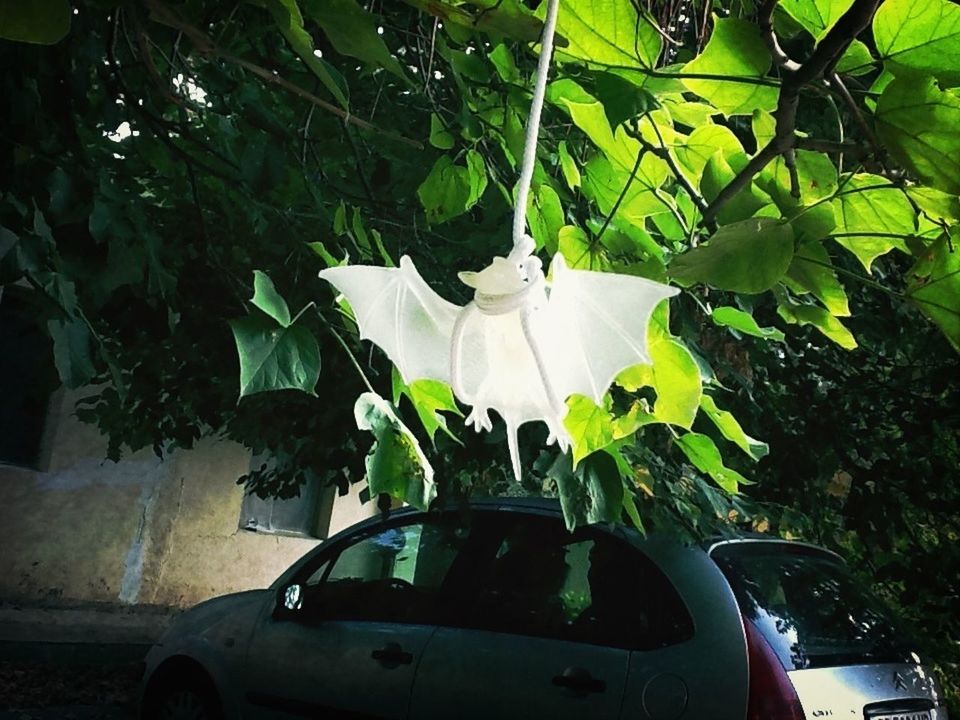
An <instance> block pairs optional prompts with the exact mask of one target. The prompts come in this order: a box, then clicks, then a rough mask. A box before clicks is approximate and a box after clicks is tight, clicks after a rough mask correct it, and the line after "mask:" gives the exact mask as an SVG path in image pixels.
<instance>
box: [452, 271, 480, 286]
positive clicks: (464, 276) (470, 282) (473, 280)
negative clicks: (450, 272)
mask: <svg viewBox="0 0 960 720" xmlns="http://www.w3.org/2000/svg"><path fill="white" fill-rule="evenodd" d="M477 275H478V273H475V272H474V271H473V270H467V271H465V272H459V273H457V277H458V278H460V282H462V283H463V284H464V285H466V286H467V287H472V288H473V289H474V290H476V289H477Z"/></svg>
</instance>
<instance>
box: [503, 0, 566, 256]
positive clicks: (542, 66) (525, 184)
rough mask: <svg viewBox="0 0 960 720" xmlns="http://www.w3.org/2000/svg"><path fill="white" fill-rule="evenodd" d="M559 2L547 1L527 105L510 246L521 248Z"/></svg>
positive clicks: (557, 0)
mask: <svg viewBox="0 0 960 720" xmlns="http://www.w3.org/2000/svg"><path fill="white" fill-rule="evenodd" d="M559 4H560V0H547V18H546V20H545V21H544V24H543V36H542V37H541V39H540V61H539V62H538V63H537V82H536V85H535V86H534V89H533V100H532V102H531V103H530V116H529V118H528V119H527V132H526V136H525V137H524V140H523V165H522V166H521V169H520V180H519V181H518V182H517V204H516V206H515V207H514V210H513V246H514V248H518V247H520V245H521V243H522V242H523V236H524V231H525V230H526V226H527V198H528V197H529V196H530V183H531V181H532V180H533V166H534V164H535V163H536V160H537V137H538V136H539V135H540V111H541V110H543V96H544V95H545V94H546V91H547V75H548V74H549V72H550V56H551V55H552V54H553V32H554V30H555V29H556V27H557V7H558V6H559Z"/></svg>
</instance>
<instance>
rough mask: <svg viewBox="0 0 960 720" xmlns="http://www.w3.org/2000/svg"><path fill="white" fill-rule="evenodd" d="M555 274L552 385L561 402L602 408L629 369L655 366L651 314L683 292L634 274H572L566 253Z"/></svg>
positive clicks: (559, 259) (558, 259)
mask: <svg viewBox="0 0 960 720" xmlns="http://www.w3.org/2000/svg"><path fill="white" fill-rule="evenodd" d="M550 271H551V274H552V282H551V285H550V299H549V302H548V306H547V307H548V311H549V315H550V317H551V324H552V327H553V332H552V333H551V334H552V335H553V336H554V338H553V345H554V351H553V352H551V353H550V355H551V358H550V360H551V363H552V365H553V366H552V367H551V382H552V383H553V386H554V389H555V391H556V394H557V397H558V399H559V400H560V401H561V402H562V401H563V400H565V399H566V398H568V397H569V396H570V395H572V394H574V393H577V394H580V395H586V396H587V397H590V398H593V400H594V402H596V403H597V404H600V403H601V402H602V400H603V396H604V395H605V394H606V392H607V389H608V388H609V387H610V383H612V382H613V380H614V378H616V376H617V375H618V374H619V373H620V372H621V371H622V370H623V369H624V368H628V367H630V366H631V365H637V364H639V363H649V362H650V357H649V356H648V355H647V325H648V324H649V322H650V315H651V313H652V312H653V309H654V308H655V307H656V306H657V304H658V303H659V302H660V301H661V300H663V299H664V298H668V297H671V296H673V295H676V294H677V293H678V292H679V290H677V288H672V287H669V286H667V285H662V284H660V283H658V282H654V281H652V280H647V279H645V278H640V277H634V276H632V275H622V274H619V273H607V272H593V271H589V270H572V269H570V268H568V267H567V264H566V262H565V261H564V259H563V256H562V255H561V254H560V253H557V254H556V255H555V256H554V258H553V262H552V263H551V265H550Z"/></svg>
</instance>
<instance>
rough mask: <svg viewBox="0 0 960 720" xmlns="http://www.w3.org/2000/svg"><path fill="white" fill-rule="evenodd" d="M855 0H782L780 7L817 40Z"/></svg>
mask: <svg viewBox="0 0 960 720" xmlns="http://www.w3.org/2000/svg"><path fill="white" fill-rule="evenodd" d="M851 5H853V0H781V2H780V7H782V8H783V9H784V10H786V11H787V13H789V15H790V16H791V17H792V18H793V19H794V20H796V21H797V22H798V23H800V25H801V26H802V27H803V29H804V30H806V31H807V32H809V33H810V34H811V35H813V37H814V38H815V39H816V40H818V41H819V40H821V39H822V38H823V36H824V35H826V34H827V32H828V31H829V30H830V28H832V27H833V26H834V24H836V22H837V20H839V19H840V16H841V15H843V14H844V13H845V12H846V11H847V10H848V9H849V8H850V6H851Z"/></svg>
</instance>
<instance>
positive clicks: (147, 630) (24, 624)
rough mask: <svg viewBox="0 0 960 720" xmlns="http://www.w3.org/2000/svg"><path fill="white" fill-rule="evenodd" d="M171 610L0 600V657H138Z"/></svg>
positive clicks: (79, 660)
mask: <svg viewBox="0 0 960 720" xmlns="http://www.w3.org/2000/svg"><path fill="white" fill-rule="evenodd" d="M176 612H177V611H176V610H173V609H171V608H166V607H152V606H124V605H112V604H89V605H78V606H62V607H58V606H49V605H48V606H33V607H32V606H27V605H17V604H12V603H0V660H15V661H28V662H38V661H41V662H56V663H62V664H85V663H89V662H92V663H100V662H130V661H134V662H135V661H139V660H140V659H142V657H143V656H144V655H145V654H146V652H147V650H148V649H149V648H150V646H151V645H152V644H153V643H154V642H156V641H157V639H158V638H159V637H160V635H162V634H163V631H164V629H165V628H166V627H167V625H168V624H169V622H170V620H171V618H172V617H173V616H174V615H175V614H176Z"/></svg>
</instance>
